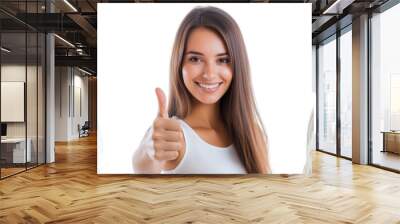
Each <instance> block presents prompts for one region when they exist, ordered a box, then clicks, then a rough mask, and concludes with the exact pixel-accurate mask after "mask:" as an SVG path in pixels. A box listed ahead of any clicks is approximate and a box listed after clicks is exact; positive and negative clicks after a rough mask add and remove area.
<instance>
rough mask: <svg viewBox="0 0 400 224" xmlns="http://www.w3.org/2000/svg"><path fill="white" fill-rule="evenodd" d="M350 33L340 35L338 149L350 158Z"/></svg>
mask: <svg viewBox="0 0 400 224" xmlns="http://www.w3.org/2000/svg"><path fill="white" fill-rule="evenodd" d="M351 42H352V35H351V30H350V31H348V32H347V33H345V34H343V35H342V36H341V37H340V122H341V124H340V127H341V132H340V135H341V136H340V140H341V142H340V144H341V146H340V150H341V155H343V156H346V157H349V158H351V157H352V149H351V141H352V138H351V136H352V125H351V124H352V109H351V108H352V100H351V99H352V73H353V72H352V66H351V65H352V49H351V48H352V43H351Z"/></svg>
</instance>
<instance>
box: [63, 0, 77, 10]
mask: <svg viewBox="0 0 400 224" xmlns="http://www.w3.org/2000/svg"><path fill="white" fill-rule="evenodd" d="M64 2H65V4H67V5H68V6H69V7H70V8H71V9H72V10H74V11H75V12H78V10H77V9H76V8H75V7H74V6H73V5H72V4H71V3H69V1H68V0H64Z"/></svg>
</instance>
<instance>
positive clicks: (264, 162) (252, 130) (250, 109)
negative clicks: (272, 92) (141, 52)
mask: <svg viewBox="0 0 400 224" xmlns="http://www.w3.org/2000/svg"><path fill="white" fill-rule="evenodd" d="M197 27H206V28H209V29H212V30H214V31H215V32H217V33H218V34H219V35H220V36H221V37H222V39H223V40H224V41H225V44H226V47H227V49H228V54H229V56H230V59H231V61H232V66H233V67H232V68H233V76H232V82H231V85H230V87H229V88H228V90H227V92H226V93H225V94H224V96H223V97H222V98H221V99H220V107H221V108H220V111H221V117H222V118H223V122H224V124H225V127H226V129H227V131H228V134H229V135H230V136H231V138H232V139H233V144H234V146H235V149H236V151H237V153H238V154H239V157H240V159H241V161H242V163H243V164H244V166H245V167H246V170H247V172H248V173H269V172H270V168H269V162H268V153H267V152H268V150H267V149H268V147H267V137H266V134H265V131H264V127H263V123H262V121H261V118H260V116H259V114H258V111H257V108H256V103H255V100H254V96H253V89H252V85H251V78H250V67H249V61H248V57H247V52H246V47H245V44H244V41H243V37H242V34H241V32H240V29H239V26H238V25H237V24H236V22H235V21H234V20H233V18H232V17H231V16H230V15H229V14H227V13H226V12H224V11H223V10H221V9H218V8H215V7H196V8H194V9H193V10H192V11H190V12H189V14H187V15H186V17H185V18H184V19H183V21H182V23H181V25H180V27H179V29H178V32H177V34H176V37H175V43H174V46H173V51H172V57H171V64H170V96H169V99H170V101H169V105H168V113H169V116H177V117H179V118H181V119H183V118H185V117H186V116H187V115H188V114H190V113H191V109H192V105H191V94H190V92H189V91H188V90H187V88H186V86H185V84H184V82H183V77H182V60H183V57H184V53H185V47H186V42H187V39H188V36H189V34H190V32H191V31H192V30H193V29H194V28H197Z"/></svg>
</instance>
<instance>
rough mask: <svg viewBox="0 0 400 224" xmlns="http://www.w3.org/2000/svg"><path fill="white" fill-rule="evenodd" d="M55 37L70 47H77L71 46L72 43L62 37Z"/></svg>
mask: <svg viewBox="0 0 400 224" xmlns="http://www.w3.org/2000/svg"><path fill="white" fill-rule="evenodd" d="M54 36H55V37H57V38H58V39H60V40H61V41H63V42H64V43H66V44H67V45H69V46H71V47H73V48H75V45H73V44H71V42H69V41H67V40H66V39H64V38H62V37H60V36H58V35H57V34H54Z"/></svg>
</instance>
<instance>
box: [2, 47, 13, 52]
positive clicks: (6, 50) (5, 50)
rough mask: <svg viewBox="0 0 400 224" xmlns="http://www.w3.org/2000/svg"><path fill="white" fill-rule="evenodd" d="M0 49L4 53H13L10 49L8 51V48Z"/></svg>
mask: <svg viewBox="0 0 400 224" xmlns="http://www.w3.org/2000/svg"><path fill="white" fill-rule="evenodd" d="M0 49H1V50H2V51H4V52H6V53H10V52H11V50H9V49H7V48H5V47H1V48H0Z"/></svg>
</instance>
